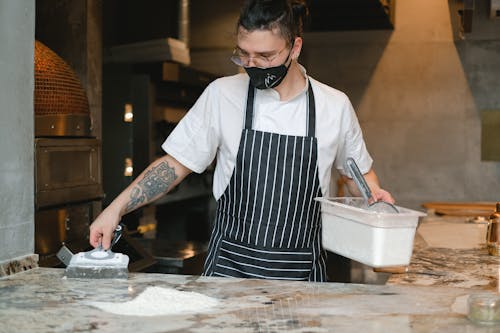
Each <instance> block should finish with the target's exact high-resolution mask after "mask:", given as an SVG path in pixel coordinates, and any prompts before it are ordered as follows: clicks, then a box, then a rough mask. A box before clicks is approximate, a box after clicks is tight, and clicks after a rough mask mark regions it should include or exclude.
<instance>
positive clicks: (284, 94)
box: [274, 61, 306, 101]
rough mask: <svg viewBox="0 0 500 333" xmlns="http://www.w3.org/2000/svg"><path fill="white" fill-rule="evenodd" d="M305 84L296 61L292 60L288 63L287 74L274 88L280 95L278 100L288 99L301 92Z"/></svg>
mask: <svg viewBox="0 0 500 333" xmlns="http://www.w3.org/2000/svg"><path fill="white" fill-rule="evenodd" d="M305 85H306V78H305V77H304V75H303V73H302V71H301V70H300V67H299V65H298V64H297V62H296V61H293V62H292V63H291V64H290V68H289V69H288V73H287V75H286V76H285V78H284V79H283V81H282V82H281V83H280V84H279V85H278V86H277V87H276V88H274V90H276V91H277V92H278V94H279V95H280V101H288V100H290V99H292V98H294V97H295V96H297V95H298V94H299V93H300V92H302V90H303V89H304V87H305Z"/></svg>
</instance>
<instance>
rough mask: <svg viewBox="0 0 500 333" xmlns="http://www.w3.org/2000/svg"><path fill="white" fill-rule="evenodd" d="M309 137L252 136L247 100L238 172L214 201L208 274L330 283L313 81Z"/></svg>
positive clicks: (252, 93) (251, 93)
mask: <svg viewBox="0 0 500 333" xmlns="http://www.w3.org/2000/svg"><path fill="white" fill-rule="evenodd" d="M308 86H309V88H308V91H307V96H308V108H307V111H308V123H307V136H290V135H280V134H276V133H269V132H262V131H255V130H253V129H252V121H253V113H254V107H253V106H254V96H255V88H254V87H252V86H251V85H250V86H249V89H248V99H247V106H246V115H245V127H244V129H243V133H242V137H241V141H240V145H239V149H238V155H237V158H236V165H235V168H234V171H233V175H232V177H231V180H230V182H229V185H228V187H227V188H226V190H225V192H224V194H223V195H222V196H221V197H220V199H219V200H218V201H217V211H216V218H215V224H214V229H213V231H212V235H211V239H210V244H209V249H208V256H207V259H206V262H205V271H204V275H213V276H231V277H245V278H266V279H283V280H309V281H326V264H325V261H326V260H325V259H326V253H325V251H324V250H323V249H322V247H321V217H320V205H319V203H318V202H317V201H315V200H314V198H315V197H317V196H321V188H320V184H319V178H318V149H317V140H316V138H315V128H316V126H315V123H316V121H315V120H316V113H315V103H314V95H313V91H312V87H311V84H310V82H308Z"/></svg>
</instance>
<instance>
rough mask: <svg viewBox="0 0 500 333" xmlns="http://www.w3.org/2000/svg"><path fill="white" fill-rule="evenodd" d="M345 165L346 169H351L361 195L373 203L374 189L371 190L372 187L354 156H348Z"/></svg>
mask: <svg viewBox="0 0 500 333" xmlns="http://www.w3.org/2000/svg"><path fill="white" fill-rule="evenodd" d="M345 166H346V169H347V170H349V173H350V174H351V177H352V179H353V180H354V182H355V183H356V186H357V187H358V189H359V191H360V192H361V195H362V196H363V198H365V200H366V201H367V202H368V203H371V202H372V201H374V200H373V195H372V191H371V190H370V187H369V186H368V183H367V182H366V180H365V177H364V176H363V174H362V173H361V171H359V168H358V165H357V164H356V161H354V159H353V158H352V157H349V158H347V160H346V161H345Z"/></svg>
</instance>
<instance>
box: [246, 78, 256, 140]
mask: <svg viewBox="0 0 500 333" xmlns="http://www.w3.org/2000/svg"><path fill="white" fill-rule="evenodd" d="M254 99H255V87H254V86H253V85H252V83H249V84H248V97H247V109H246V112H245V129H248V130H251V129H252V122H253V102H254Z"/></svg>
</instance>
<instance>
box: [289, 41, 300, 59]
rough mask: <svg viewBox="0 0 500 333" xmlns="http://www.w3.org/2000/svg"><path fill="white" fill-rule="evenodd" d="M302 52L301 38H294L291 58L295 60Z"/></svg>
mask: <svg viewBox="0 0 500 333" xmlns="http://www.w3.org/2000/svg"><path fill="white" fill-rule="evenodd" d="M300 51H302V37H295V40H294V43H293V48H292V55H291V58H292V59H295V60H297V59H298V58H299V55H300Z"/></svg>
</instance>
